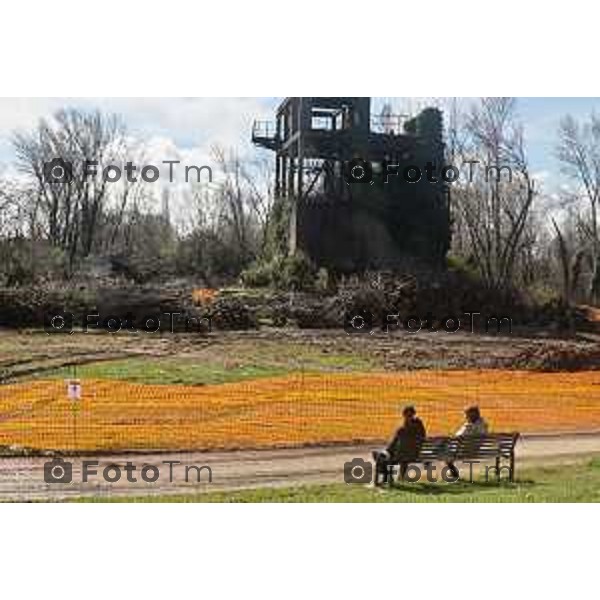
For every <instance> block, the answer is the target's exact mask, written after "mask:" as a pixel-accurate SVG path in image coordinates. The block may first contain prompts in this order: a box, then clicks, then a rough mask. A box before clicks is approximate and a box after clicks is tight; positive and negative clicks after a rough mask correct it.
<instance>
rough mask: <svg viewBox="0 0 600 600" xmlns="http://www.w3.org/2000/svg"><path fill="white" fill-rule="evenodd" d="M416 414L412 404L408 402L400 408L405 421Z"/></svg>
mask: <svg viewBox="0 0 600 600" xmlns="http://www.w3.org/2000/svg"><path fill="white" fill-rule="evenodd" d="M416 415H417V411H416V410H415V407H414V406H413V405H412V404H409V405H407V406H405V407H404V408H403V409H402V416H403V417H404V420H405V421H410V420H411V419H414V418H415V416H416Z"/></svg>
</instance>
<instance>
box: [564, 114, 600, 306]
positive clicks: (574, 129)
mask: <svg viewBox="0 0 600 600" xmlns="http://www.w3.org/2000/svg"><path fill="white" fill-rule="evenodd" d="M558 137H559V141H558V147H557V155H558V158H559V160H560V161H561V163H562V168H563V172H564V173H565V175H567V176H568V177H569V178H570V179H571V180H572V181H573V183H574V185H575V189H574V190H573V191H571V192H570V193H569V194H565V200H566V202H567V203H572V202H574V203H576V204H578V205H581V204H583V205H584V206H585V207H586V208H585V209H584V211H583V212H582V213H580V218H579V221H580V223H579V225H580V228H581V230H582V232H583V233H584V235H585V238H586V240H587V243H588V246H589V256H590V260H591V263H592V269H591V270H592V277H591V283H590V288H589V296H590V299H591V301H592V302H594V303H595V304H596V303H598V300H599V299H600V236H599V231H598V202H599V200H600V118H599V117H598V116H596V115H594V114H592V115H591V116H590V119H589V121H587V122H585V123H583V124H580V123H578V122H577V121H576V120H575V119H574V118H573V117H571V116H569V115H568V116H566V117H564V119H563V120H562V121H561V123H560V126H559V131H558Z"/></svg>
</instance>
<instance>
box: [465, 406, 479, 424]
mask: <svg viewBox="0 0 600 600" xmlns="http://www.w3.org/2000/svg"><path fill="white" fill-rule="evenodd" d="M465 416H466V417H467V421H469V423H475V422H477V421H479V419H481V413H480V412H479V406H469V408H467V410H465Z"/></svg>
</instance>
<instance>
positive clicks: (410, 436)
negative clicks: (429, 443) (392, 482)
mask: <svg viewBox="0 0 600 600" xmlns="http://www.w3.org/2000/svg"><path fill="white" fill-rule="evenodd" d="M402 416H403V418H404V422H403V424H402V426H401V427H399V428H398V430H397V431H396V433H395V434H394V437H393V438H392V440H391V441H390V443H389V444H388V446H387V448H386V449H385V450H379V451H376V452H373V458H374V459H375V462H376V463H377V464H376V467H377V468H376V469H375V473H376V474H377V473H378V472H379V473H384V478H383V481H384V482H387V480H388V476H389V474H390V469H389V467H390V466H391V465H394V464H398V463H400V478H401V479H404V475H405V474H406V470H407V469H408V465H409V463H410V462H412V461H414V460H416V458H417V457H418V455H419V450H420V449H421V444H422V443H423V440H424V439H425V437H426V436H427V433H426V431H425V426H424V425H423V421H421V419H419V417H417V411H416V410H415V407H414V406H406V407H404V409H403V411H402ZM378 483H379V482H378V480H377V475H376V477H375V484H378Z"/></svg>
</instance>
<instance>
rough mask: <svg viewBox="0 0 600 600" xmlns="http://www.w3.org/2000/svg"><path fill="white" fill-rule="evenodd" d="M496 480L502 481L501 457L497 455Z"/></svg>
mask: <svg viewBox="0 0 600 600" xmlns="http://www.w3.org/2000/svg"><path fill="white" fill-rule="evenodd" d="M496 481H497V482H498V483H500V457H499V456H496Z"/></svg>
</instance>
